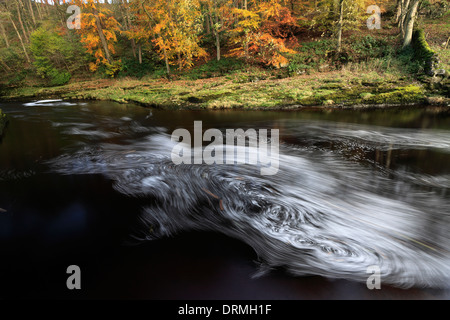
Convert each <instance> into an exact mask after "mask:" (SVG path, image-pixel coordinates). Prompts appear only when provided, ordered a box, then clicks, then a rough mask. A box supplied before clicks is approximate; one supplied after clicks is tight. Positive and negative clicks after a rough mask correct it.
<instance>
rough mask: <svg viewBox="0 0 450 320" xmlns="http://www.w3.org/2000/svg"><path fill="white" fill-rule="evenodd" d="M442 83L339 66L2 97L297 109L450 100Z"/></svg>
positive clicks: (103, 83)
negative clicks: (275, 75) (286, 74)
mask: <svg viewBox="0 0 450 320" xmlns="http://www.w3.org/2000/svg"><path fill="white" fill-rule="evenodd" d="M438 81H439V82H438V83H433V82H430V81H429V82H427V81H422V82H421V81H416V80H413V79H410V78H407V77H403V78H401V77H400V78H398V77H389V76H380V75H378V74H377V73H367V74H363V75H361V74H353V73H350V72H345V73H343V72H335V73H326V74H314V75H303V76H297V77H290V78H285V79H259V78H254V77H252V78H250V77H248V78H245V77H242V76H241V77H239V79H234V78H230V77H216V78H210V79H201V80H176V81H168V80H161V79H159V80H153V79H150V80H147V81H143V80H132V79H121V80H107V79H103V80H96V81H87V82H78V83H73V84H69V85H65V86H61V87H52V88H42V87H24V88H17V89H11V90H9V91H7V92H5V93H4V95H3V99H7V100H21V99H47V98H58V99H61V98H62V99H66V100H91V99H92V100H110V101H115V102H120V103H137V104H140V105H144V106H149V107H157V108H162V109H257V110H264V109H268V110H272V109H294V108H302V107H318V106H320V107H328V108H333V107H345V108H359V107H361V106H372V107H377V106H378V107H381V106H390V105H395V106H399V105H411V104H438V105H444V106H445V105H449V101H450V99H449V95H448V88H449V79H448V78H446V79H438Z"/></svg>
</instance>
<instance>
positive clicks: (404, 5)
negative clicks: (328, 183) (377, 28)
mask: <svg viewBox="0 0 450 320" xmlns="http://www.w3.org/2000/svg"><path fill="white" fill-rule="evenodd" d="M409 3H410V0H402V14H401V17H400V21H399V28H400V32H401V33H402V37H404V36H405V21H406V16H407V15H408V8H409Z"/></svg>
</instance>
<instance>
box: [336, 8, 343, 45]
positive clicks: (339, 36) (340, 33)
mask: <svg viewBox="0 0 450 320" xmlns="http://www.w3.org/2000/svg"><path fill="white" fill-rule="evenodd" d="M339 2H340V3H339V6H340V13H339V23H338V31H337V52H341V51H342V29H343V27H344V0H339Z"/></svg>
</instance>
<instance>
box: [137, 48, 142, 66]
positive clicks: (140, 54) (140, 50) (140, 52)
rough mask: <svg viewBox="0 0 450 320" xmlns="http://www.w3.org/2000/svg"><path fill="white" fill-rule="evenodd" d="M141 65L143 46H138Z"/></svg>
mask: <svg viewBox="0 0 450 320" xmlns="http://www.w3.org/2000/svg"><path fill="white" fill-rule="evenodd" d="M138 55H139V64H142V46H141V44H138Z"/></svg>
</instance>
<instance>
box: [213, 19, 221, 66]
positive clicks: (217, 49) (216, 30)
mask: <svg viewBox="0 0 450 320" xmlns="http://www.w3.org/2000/svg"><path fill="white" fill-rule="evenodd" d="M215 17H216V25H215V26H214V33H215V35H216V51H217V61H220V36H219V18H218V17H217V13H216V15H215Z"/></svg>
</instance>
